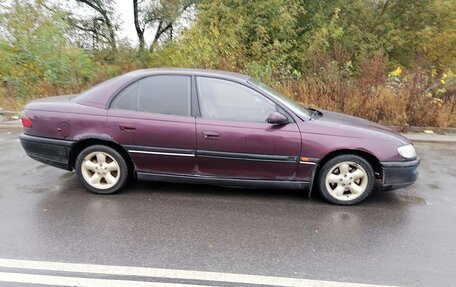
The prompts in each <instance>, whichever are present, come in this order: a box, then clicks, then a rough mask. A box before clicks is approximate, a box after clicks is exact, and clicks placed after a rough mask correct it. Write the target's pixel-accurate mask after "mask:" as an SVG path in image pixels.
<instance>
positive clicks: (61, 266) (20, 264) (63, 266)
mask: <svg viewBox="0 0 456 287" xmlns="http://www.w3.org/2000/svg"><path fill="white" fill-rule="evenodd" d="M0 267H5V268H22V269H33V270H46V271H60V272H77V273H88V274H108V275H120V276H141V277H156V278H167V279H184V280H201V281H212V282H228V283H239V284H257V285H273V286H282V287H390V286H387V285H376V284H361V283H349V282H337V281H322V280H310V279H300V278H287V277H273V276H261V275H248V274H235V273H220V272H207V271H194V270H178V269H164V268H147V267H132V266H113V265H99V264H79V263H63V262H49V261H33V260H17V259H2V258H0ZM1 281H4V280H3V278H2V276H1V274H0V282H1ZM76 286H79V285H76ZM83 286H85V285H83ZM125 286H127V285H125Z"/></svg>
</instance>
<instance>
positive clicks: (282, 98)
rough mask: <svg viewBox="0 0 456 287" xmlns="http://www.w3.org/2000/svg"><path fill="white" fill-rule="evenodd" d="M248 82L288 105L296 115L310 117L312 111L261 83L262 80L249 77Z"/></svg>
mask: <svg viewBox="0 0 456 287" xmlns="http://www.w3.org/2000/svg"><path fill="white" fill-rule="evenodd" d="M248 82H250V83H251V84H254V85H255V86H257V87H259V88H260V89H262V90H263V91H265V92H267V93H269V94H271V95H272V96H274V97H275V98H276V99H277V100H279V101H280V102H282V103H283V104H285V105H286V106H287V107H289V108H290V109H291V110H293V112H295V113H296V114H297V115H298V116H302V115H305V116H306V117H312V113H313V111H311V110H310V109H308V108H306V107H304V106H303V105H301V104H300V103H297V102H295V101H293V100H292V99H290V98H289V97H287V96H285V95H283V94H281V93H280V92H278V91H276V90H274V89H273V88H271V87H269V86H267V85H265V84H263V83H262V82H260V81H258V80H257V79H254V78H250V79H249V80H248Z"/></svg>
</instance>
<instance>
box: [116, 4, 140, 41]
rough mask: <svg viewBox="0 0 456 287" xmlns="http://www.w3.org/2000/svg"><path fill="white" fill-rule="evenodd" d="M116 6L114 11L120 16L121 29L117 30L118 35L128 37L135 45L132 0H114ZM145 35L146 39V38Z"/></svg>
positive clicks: (136, 39)
mask: <svg viewBox="0 0 456 287" xmlns="http://www.w3.org/2000/svg"><path fill="white" fill-rule="evenodd" d="M116 2H117V7H116V13H117V14H118V16H119V17H120V20H121V22H122V23H123V24H122V25H121V30H120V31H119V32H120V33H119V36H120V37H121V38H128V39H129V40H130V41H131V42H132V43H134V44H135V45H136V44H137V42H138V38H137V37H136V30H135V25H134V24H133V2H132V1H131V0H116ZM147 36H148V35H146V40H147V39H148V37H147Z"/></svg>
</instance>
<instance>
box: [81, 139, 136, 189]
mask: <svg viewBox="0 0 456 287" xmlns="http://www.w3.org/2000/svg"><path fill="white" fill-rule="evenodd" d="M75 167H76V174H77V175H78V178H79V181H80V182H81V184H82V185H83V186H84V187H85V188H87V189H88V190H90V191H92V192H94V193H98V194H112V193H115V192H117V191H119V190H120V189H121V188H122V187H123V186H124V185H125V184H126V183H127V179H128V166H127V163H126V162H125V159H124V158H123V157H122V155H120V154H119V153H118V152H117V151H116V150H115V149H113V148H111V147H108V146H104V145H94V146H90V147H87V148H86V149H84V150H83V151H82V152H81V153H80V154H79V155H78V157H77V159H76V164H75Z"/></svg>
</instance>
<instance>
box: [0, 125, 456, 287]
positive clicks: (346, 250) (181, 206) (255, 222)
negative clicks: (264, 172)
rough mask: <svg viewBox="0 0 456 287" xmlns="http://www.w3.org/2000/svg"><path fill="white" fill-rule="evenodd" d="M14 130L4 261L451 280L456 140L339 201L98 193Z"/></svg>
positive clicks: (5, 167) (191, 189)
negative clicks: (389, 185)
mask: <svg viewBox="0 0 456 287" xmlns="http://www.w3.org/2000/svg"><path fill="white" fill-rule="evenodd" d="M19 132H20V130H18V129H6V128H0V258H4V259H5V258H6V259H24V260H39V261H52V262H71V263H86V264H105V265H119V266H145V267H154V268H171V269H185V270H200V271H214V272H231V273H240V274H256V275H268V276H283V277H291V278H306V279H316V280H330V281H344V282H358V283H371V284H385V285H400V286H455V285H456V260H455V258H456V244H455V243H456V239H455V238H456V168H455V167H454V166H455V161H456V145H455V144H448V143H446V144H441V143H432V144H431V143H416V144H415V146H416V148H417V152H418V154H419V155H420V157H421V159H422V163H421V165H420V167H419V173H420V174H419V177H418V181H417V182H416V183H415V184H414V185H413V186H411V187H408V188H406V189H403V190H399V191H392V192H386V193H380V192H377V193H374V194H372V195H371V196H370V197H369V198H368V199H367V200H366V201H365V202H364V203H362V204H360V205H358V206H353V207H340V206H333V205H328V204H326V203H324V202H323V201H322V200H321V199H320V198H319V197H318V196H316V195H315V196H312V198H311V199H308V198H307V193H306V192H299V191H283V190H253V189H236V188H223V187H212V186H204V185H183V184H165V183H153V182H138V183H133V184H131V185H130V186H129V187H128V188H127V189H126V190H124V191H123V192H121V193H119V194H116V195H110V196H101V195H95V194H91V193H89V192H86V191H85V190H84V189H83V188H82V187H81V186H80V185H79V183H78V181H77V178H76V177H75V175H74V174H73V173H71V172H66V171H64V170H59V169H56V168H52V167H48V166H45V165H43V164H41V163H39V162H36V161H34V160H32V159H30V158H28V157H27V156H26V155H25V153H24V152H23V150H22V148H21V146H20V143H19V141H18V133H19ZM11 270H12V269H11V268H0V272H12V271H11ZM35 272H36V271H35ZM27 273H32V272H27ZM38 273H39V272H38ZM45 273H46V274H55V273H50V272H45ZM40 274H42V272H41V273H40ZM0 277H1V275H0ZM164 282H165V281H164ZM0 285H1V286H18V285H17V284H13V283H4V284H3V285H2V283H1V282H0ZM24 286H31V285H24ZM217 286H232V285H229V284H228V285H227V284H225V285H223V284H218V285H217ZM236 286H241V285H236ZM249 286H250V285H249Z"/></svg>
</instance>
